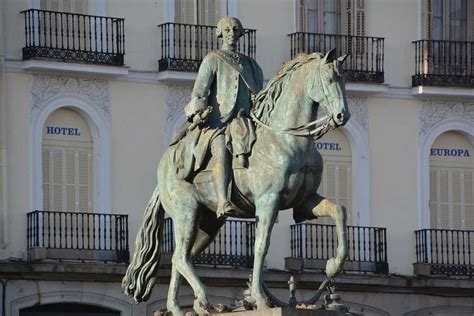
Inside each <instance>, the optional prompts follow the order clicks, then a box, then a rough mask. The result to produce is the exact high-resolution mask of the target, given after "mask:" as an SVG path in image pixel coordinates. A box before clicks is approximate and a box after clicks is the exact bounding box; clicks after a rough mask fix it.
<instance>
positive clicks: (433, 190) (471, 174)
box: [429, 132, 474, 230]
mask: <svg viewBox="0 0 474 316" xmlns="http://www.w3.org/2000/svg"><path fill="white" fill-rule="evenodd" d="M473 150H474V147H473V146H472V144H471V143H470V142H469V140H468V139H467V138H466V137H465V136H464V135H462V134H459V133H456V132H446V133H443V134H442V135H440V136H439V137H438V138H437V139H436V140H435V142H434V143H433V146H432V147H431V152H430V202H429V206H430V222H431V228H438V229H458V230H473V229H474V191H473V190H474V187H473V182H474V158H473V157H472V154H473Z"/></svg>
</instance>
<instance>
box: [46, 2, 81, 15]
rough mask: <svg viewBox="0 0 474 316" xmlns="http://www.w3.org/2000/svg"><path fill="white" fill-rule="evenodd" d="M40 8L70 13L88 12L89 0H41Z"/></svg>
mask: <svg viewBox="0 0 474 316" xmlns="http://www.w3.org/2000/svg"><path fill="white" fill-rule="evenodd" d="M40 9H41V10H49V11H60V12H70V13H81V14H87V13H88V1H87V0H40Z"/></svg>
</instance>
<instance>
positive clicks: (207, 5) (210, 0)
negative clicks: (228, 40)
mask: <svg viewBox="0 0 474 316" xmlns="http://www.w3.org/2000/svg"><path fill="white" fill-rule="evenodd" d="M197 4H198V18H197V23H198V24H200V25H213V26H215V25H217V20H218V18H219V1H215V0H198V2H197Z"/></svg>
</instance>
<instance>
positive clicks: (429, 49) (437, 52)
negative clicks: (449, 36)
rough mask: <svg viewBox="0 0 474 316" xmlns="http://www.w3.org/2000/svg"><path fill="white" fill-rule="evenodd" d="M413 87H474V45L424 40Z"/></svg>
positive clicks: (418, 43) (418, 46) (418, 47)
mask: <svg viewBox="0 0 474 316" xmlns="http://www.w3.org/2000/svg"><path fill="white" fill-rule="evenodd" d="M413 43H414V44H415V75H414V76H412V85H413V86H421V85H426V86H439V87H449V86H458V87H474V72H473V65H472V63H473V62H474V42H461V41H435V40H420V41H415V42H413Z"/></svg>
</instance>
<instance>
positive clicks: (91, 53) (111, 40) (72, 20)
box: [21, 9, 125, 66]
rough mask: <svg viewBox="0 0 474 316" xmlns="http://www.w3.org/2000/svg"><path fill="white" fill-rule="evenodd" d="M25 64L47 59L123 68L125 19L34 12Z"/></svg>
mask: <svg viewBox="0 0 474 316" xmlns="http://www.w3.org/2000/svg"><path fill="white" fill-rule="evenodd" d="M21 13H23V14H24V17H25V40H26V41H25V47H23V60H28V59H46V60H61V61H70V62H84V63H91V64H105V65H115V66H123V56H124V55H125V32H124V21H125V20H124V19H122V18H113V17H105V16H94V15H85V14H76V13H67V12H57V11H46V10H36V9H30V10H26V11H22V12H21Z"/></svg>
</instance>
